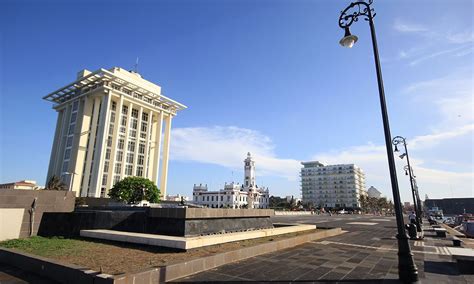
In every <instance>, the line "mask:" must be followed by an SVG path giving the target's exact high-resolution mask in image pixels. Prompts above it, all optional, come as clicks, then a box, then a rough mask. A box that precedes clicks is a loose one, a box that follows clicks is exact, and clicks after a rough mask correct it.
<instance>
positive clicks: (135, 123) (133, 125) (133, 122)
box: [130, 118, 137, 129]
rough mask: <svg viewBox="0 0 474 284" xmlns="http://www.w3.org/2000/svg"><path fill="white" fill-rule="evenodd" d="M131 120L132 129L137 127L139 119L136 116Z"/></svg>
mask: <svg viewBox="0 0 474 284" xmlns="http://www.w3.org/2000/svg"><path fill="white" fill-rule="evenodd" d="M130 122H131V124H130V127H131V128H132V129H137V119H136V118H132V119H131V121H130Z"/></svg>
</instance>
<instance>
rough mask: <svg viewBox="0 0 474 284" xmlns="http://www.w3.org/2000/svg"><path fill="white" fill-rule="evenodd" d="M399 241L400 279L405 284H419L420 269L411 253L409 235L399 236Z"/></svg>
mask: <svg viewBox="0 0 474 284" xmlns="http://www.w3.org/2000/svg"><path fill="white" fill-rule="evenodd" d="M397 240H398V278H399V279H400V281H402V282H403V283H416V282H418V268H417V267H416V264H415V262H414V260H413V253H412V252H411V251H410V244H409V243H408V237H407V235H399V234H397Z"/></svg>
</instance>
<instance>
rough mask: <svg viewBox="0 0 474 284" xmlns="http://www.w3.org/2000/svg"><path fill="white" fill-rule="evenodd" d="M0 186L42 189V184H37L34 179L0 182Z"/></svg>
mask: <svg viewBox="0 0 474 284" xmlns="http://www.w3.org/2000/svg"><path fill="white" fill-rule="evenodd" d="M0 188H5V189H29V190H36V189H44V186H39V185H37V184H36V181H34V180H21V181H17V182H10V183H4V184H0Z"/></svg>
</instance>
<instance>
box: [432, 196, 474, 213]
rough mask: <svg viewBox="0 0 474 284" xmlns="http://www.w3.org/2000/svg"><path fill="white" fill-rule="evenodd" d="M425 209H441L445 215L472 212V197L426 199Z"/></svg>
mask: <svg viewBox="0 0 474 284" xmlns="http://www.w3.org/2000/svg"><path fill="white" fill-rule="evenodd" d="M425 209H426V210H427V211H428V210H431V209H436V210H442V211H443V214H445V215H446V214H448V215H458V214H463V213H471V214H474V198H472V197H470V198H443V199H426V200H425Z"/></svg>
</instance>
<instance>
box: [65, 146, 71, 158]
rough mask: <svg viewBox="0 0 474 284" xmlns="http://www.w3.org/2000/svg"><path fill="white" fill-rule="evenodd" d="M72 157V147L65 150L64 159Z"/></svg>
mask: <svg viewBox="0 0 474 284" xmlns="http://www.w3.org/2000/svg"><path fill="white" fill-rule="evenodd" d="M70 157H71V149H66V151H65V152H64V160H69V158H70Z"/></svg>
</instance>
